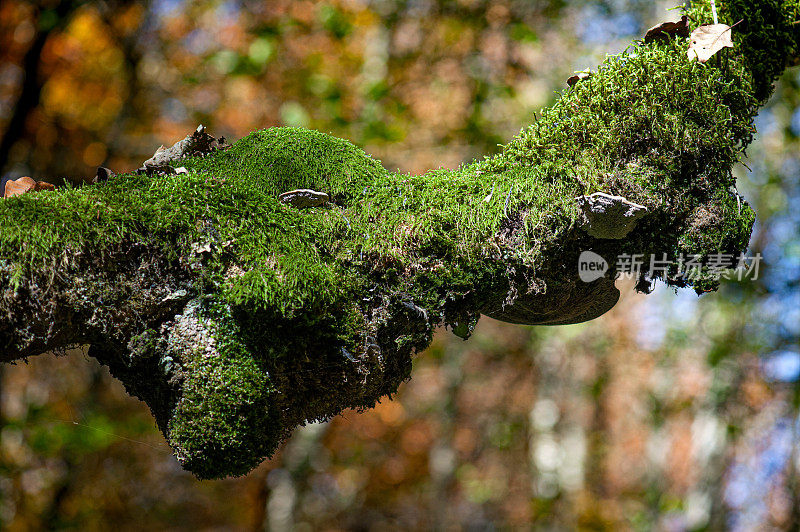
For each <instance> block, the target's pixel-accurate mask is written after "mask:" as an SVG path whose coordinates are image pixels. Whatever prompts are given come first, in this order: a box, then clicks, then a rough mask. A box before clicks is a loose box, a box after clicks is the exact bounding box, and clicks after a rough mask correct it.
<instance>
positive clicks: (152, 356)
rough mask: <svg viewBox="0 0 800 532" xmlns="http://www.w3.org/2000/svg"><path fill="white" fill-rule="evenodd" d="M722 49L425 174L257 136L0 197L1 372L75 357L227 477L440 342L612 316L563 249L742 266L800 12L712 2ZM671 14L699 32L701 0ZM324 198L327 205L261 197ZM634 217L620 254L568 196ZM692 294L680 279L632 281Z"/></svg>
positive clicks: (309, 142) (307, 136) (562, 111)
mask: <svg viewBox="0 0 800 532" xmlns="http://www.w3.org/2000/svg"><path fill="white" fill-rule="evenodd" d="M720 4H722V5H720V6H718V7H719V9H720V12H719V16H720V19H721V21H722V22H725V23H728V24H733V23H734V22H737V21H739V20H743V22H742V23H741V24H740V25H739V26H737V28H736V30H737V31H736V33H735V34H734V42H735V43H736V46H735V48H733V49H726V50H723V51H722V52H721V53H720V54H718V56H717V57H715V58H713V59H712V60H711V61H709V62H707V63H704V64H703V63H699V62H697V61H690V60H689V59H688V57H687V43H686V42H684V41H683V40H677V39H676V40H668V41H667V42H655V43H651V44H647V45H645V44H643V43H641V42H640V43H636V44H635V45H634V46H633V47H631V48H630V49H629V50H627V52H626V53H623V54H621V55H619V56H615V57H610V58H608V59H607V60H606V61H605V62H604V63H603V65H601V66H600V67H599V69H598V70H597V72H596V73H595V74H594V75H593V76H591V77H590V78H588V79H584V80H582V81H580V82H579V83H577V84H576V85H575V86H574V87H572V88H570V89H569V90H567V91H566V92H565V93H564V94H563V96H562V97H561V99H560V100H559V101H558V102H557V103H556V104H555V105H554V106H553V107H552V108H550V109H546V110H544V111H543V112H542V113H541V115H540V116H539V117H537V118H536V120H535V122H534V123H533V124H532V125H531V126H529V127H528V128H526V129H524V130H523V131H522V132H521V133H520V135H519V136H517V137H516V138H514V139H513V140H512V141H511V142H509V143H508V144H507V145H506V146H505V147H504V149H503V150H502V152H501V153H500V154H498V155H496V156H494V157H490V158H486V159H484V160H480V161H476V162H473V163H471V164H467V165H464V166H462V167H460V168H458V169H455V170H435V171H431V172H428V173H426V174H424V175H420V176H410V175H402V174H395V173H390V172H387V171H386V170H384V168H383V167H382V166H381V165H380V163H379V162H377V161H375V160H373V159H372V158H370V157H369V156H367V155H366V154H364V153H363V152H362V151H361V150H359V149H358V148H356V147H355V146H353V145H352V144H350V143H348V142H346V141H344V140H340V139H336V138H333V137H330V136H328V135H324V134H322V133H318V132H314V131H307V130H301V129H289V128H284V129H270V130H262V131H257V132H254V133H252V134H251V135H248V136H247V137H245V138H243V139H241V140H239V141H238V142H236V143H235V144H234V145H233V146H232V147H231V148H230V149H227V150H224V151H217V152H214V153H212V154H211V155H209V156H207V157H195V158H186V159H183V160H181V161H177V162H175V163H174V166H185V167H186V168H188V169H189V172H188V173H186V174H165V175H154V176H147V175H144V174H129V175H121V176H117V177H115V178H112V179H111V180H109V181H108V182H106V183H103V184H99V185H93V186H87V187H81V188H74V189H61V190H58V191H55V192H41V193H37V194H27V195H23V196H20V197H16V198H10V199H7V200H5V201H3V202H1V203H0V224H2V225H0V226H2V227H3V230H2V232H0V290H2V294H3V298H2V301H1V302H0V311H1V312H0V346H2V351H0V360H5V361H12V360H15V359H19V358H22V357H26V356H30V355H35V354H38V353H42V352H45V351H49V350H54V349H63V348H65V347H68V346H71V345H76V344H89V345H90V346H91V347H90V354H91V355H93V356H95V357H97V358H98V360H100V361H101V362H102V363H104V364H106V365H108V366H109V368H110V369H111V371H112V373H113V374H114V375H115V376H116V377H118V378H119V379H121V380H122V382H124V383H125V385H126V387H127V389H128V391H129V392H130V393H132V394H134V395H136V396H137V397H140V398H142V399H143V400H145V401H146V402H147V403H148V405H149V406H150V408H151V409H152V411H153V414H154V416H155V418H156V420H157V422H158V425H159V427H160V428H161V430H162V431H163V432H164V434H165V437H166V438H167V440H168V441H169V443H170V445H172V447H173V448H174V449H175V452H176V454H177V456H178V458H179V460H180V461H181V462H182V464H183V465H184V467H186V468H187V469H189V470H191V471H193V472H194V473H195V474H197V475H198V476H200V477H205V478H207V477H221V476H225V475H237V474H243V473H246V472H247V471H249V470H250V469H252V468H253V467H255V466H256V465H257V464H258V463H259V462H260V461H261V460H262V459H263V458H264V457H266V456H269V455H271V453H273V452H274V450H275V449H276V448H277V446H278V445H279V443H280V442H281V441H282V440H283V439H285V438H286V437H287V436H288V435H289V434H290V433H291V431H292V430H293V428H294V427H296V426H297V425H298V424H302V423H306V422H309V421H312V420H319V419H326V418H329V417H331V416H333V415H336V414H337V413H339V412H341V411H342V410H343V409H345V408H370V407H372V406H373V405H374V404H375V402H376V401H377V400H378V399H379V398H381V397H382V396H385V395H391V394H392V393H394V392H395V391H396V389H397V386H398V385H399V384H400V383H401V382H402V381H403V380H404V379H407V378H408V376H409V373H410V368H411V356H412V354H413V353H414V352H417V351H420V350H422V349H424V348H425V347H426V346H427V345H428V344H429V342H430V340H431V335H432V331H433V328H434V327H436V326H438V325H442V324H444V325H450V326H452V327H453V329H454V331H456V332H457V333H459V334H460V335H462V336H464V337H466V336H468V335H469V332H470V331H471V328H472V326H474V323H475V322H476V321H477V319H478V317H479V316H480V314H487V315H489V316H493V317H496V318H499V319H503V320H507V321H512V322H517V323H527V324H563V323H575V322H579V321H585V320H587V319H592V318H594V317H596V316H599V315H600V314H602V313H603V312H605V311H607V310H608V309H609V308H611V307H612V306H613V305H614V303H615V302H616V300H617V298H618V295H619V293H618V292H617V290H616V288H615V287H614V283H613V280H612V276H613V274H614V268H612V269H611V271H610V272H609V273H608V275H607V276H606V277H603V278H600V279H597V280H596V281H593V282H591V283H584V282H582V281H581V280H580V279H579V278H578V275H577V274H578V272H577V267H576V264H577V257H578V255H579V254H580V252H581V251H584V250H592V251H594V252H595V253H598V254H600V255H601V256H603V257H606V258H607V259H608V260H609V262H610V263H611V264H612V266H613V264H614V257H616V256H618V255H621V254H633V253H637V254H644V255H645V256H649V255H654V256H658V257H660V256H661V255H662V254H666V255H667V256H668V257H672V258H675V257H678V256H680V255H682V254H683V255H691V254H698V255H701V256H703V257H710V256H713V255H715V254H720V253H724V254H730V255H734V256H735V255H738V254H739V253H740V252H742V251H744V250H745V248H746V246H747V242H748V239H749V236H750V231H751V228H752V224H753V220H754V215H753V212H752V211H751V210H750V208H749V207H748V206H747V204H746V203H744V202H743V201H742V200H741V198H740V197H739V196H738V195H737V194H736V193H735V191H734V185H735V183H734V178H733V177H732V167H733V165H734V164H735V163H736V162H737V160H738V158H739V156H740V154H741V153H742V151H743V150H744V148H745V147H746V146H747V145H748V143H749V142H750V141H751V140H752V134H753V126H752V124H753V117H754V115H755V113H756V111H757V109H758V107H759V106H760V105H761V104H763V103H764V101H765V100H766V98H767V97H768V96H769V94H770V92H771V90H772V82H773V80H774V79H775V77H776V76H778V75H779V74H780V73H781V72H782V71H783V69H784V67H785V65H786V64H787V62H790V61H792V60H793V58H795V57H798V41H799V40H800V34H799V33H798V32H799V31H800V28H798V26H795V25H793V22H794V21H795V20H798V5H800V4H799V3H798V0H785V1H778V0H764V1H753V2H751V1H726V2H724V3H720ZM687 14H689V15H690V17H691V19H692V20H693V21H695V23H701V22H709V21H710V20H711V12H710V7H709V5H707V3H706V2H697V3H695V5H694V6H693V7H692V8H690V9H688V11H687ZM298 188H310V189H314V190H318V191H323V192H325V193H327V194H328V195H329V196H330V198H331V202H330V203H328V204H327V205H325V206H322V207H315V208H311V209H297V208H294V207H291V206H289V205H285V204H283V203H281V202H280V201H279V200H278V195H279V194H281V193H283V192H286V191H288V190H292V189H298ZM594 192H603V193H607V194H611V195H619V196H624V197H625V198H627V200H629V201H630V202H635V203H636V204H639V205H641V206H643V207H645V208H646V209H647V214H646V216H645V217H644V218H642V219H641V220H640V221H639V222H638V224H637V225H636V227H635V228H634V230H633V231H631V232H630V233H629V234H628V235H627V236H626V237H624V238H620V239H606V238H595V237H593V236H590V234H588V233H587V232H586V231H585V230H584V229H582V228H581V223H580V216H581V214H580V212H579V206H578V203H577V202H576V199H575V198H576V197H578V196H581V195H586V194H591V193H594ZM644 266H645V267H644V270H643V273H642V275H643V279H644V280H648V279H652V278H656V277H659V278H661V279H662V280H664V281H665V282H667V283H670V284H673V285H678V286H687V285H690V286H693V287H694V288H695V289H697V290H698V291H708V290H712V289H714V288H715V287H716V283H715V281H714V279H713V275H712V272H711V271H710V268H705V270H704V272H703V275H701V276H700V277H699V278H697V279H685V278H683V277H681V276H680V275H679V273H678V272H677V271H676V270H674V269H672V270H669V271H667V272H657V271H648V269H647V264H645V265H644Z"/></svg>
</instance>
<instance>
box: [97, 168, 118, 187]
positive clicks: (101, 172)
mask: <svg viewBox="0 0 800 532" xmlns="http://www.w3.org/2000/svg"><path fill="white" fill-rule="evenodd" d="M115 175H117V174H116V173H115V172H114V171H113V170H111V169H110V168H106V167H105V166H98V167H97V173H96V174H95V176H94V177H93V178H92V183H93V184H95V185H97V184H99V183H105V182H106V181H108V180H109V178H112V177H114V176H115Z"/></svg>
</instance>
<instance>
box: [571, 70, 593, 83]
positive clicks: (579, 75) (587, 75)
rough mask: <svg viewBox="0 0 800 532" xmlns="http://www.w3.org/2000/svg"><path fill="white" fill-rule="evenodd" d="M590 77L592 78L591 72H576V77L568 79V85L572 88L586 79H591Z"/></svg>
mask: <svg viewBox="0 0 800 532" xmlns="http://www.w3.org/2000/svg"><path fill="white" fill-rule="evenodd" d="M590 77H592V73H591V72H589V71H588V70H584V71H582V72H575V74H574V75H572V76H570V77H568V78H567V85H569V86H570V87H572V86H573V85H575V84H576V83H578V82H579V81H581V80H584V79H586V78H590Z"/></svg>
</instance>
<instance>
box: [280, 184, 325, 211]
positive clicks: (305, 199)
mask: <svg viewBox="0 0 800 532" xmlns="http://www.w3.org/2000/svg"><path fill="white" fill-rule="evenodd" d="M278 199H280V200H281V203H286V204H288V205H291V206H292V207H295V208H298V209H308V208H309V207H319V206H320V205H325V204H326V203H328V201H329V200H330V196H328V195H327V194H326V193H324V192H317V191H316V190H311V189H310V188H300V189H297V190H290V191H289V192H284V193H283V194H281V195H280V196H278Z"/></svg>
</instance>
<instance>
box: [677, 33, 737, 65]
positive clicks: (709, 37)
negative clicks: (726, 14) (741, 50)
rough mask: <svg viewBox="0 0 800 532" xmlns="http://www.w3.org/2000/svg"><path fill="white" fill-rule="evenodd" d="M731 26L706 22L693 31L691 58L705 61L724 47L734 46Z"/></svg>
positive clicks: (689, 53)
mask: <svg viewBox="0 0 800 532" xmlns="http://www.w3.org/2000/svg"><path fill="white" fill-rule="evenodd" d="M732 33H733V32H732V31H731V26H728V25H727V24H704V25H703V26H699V27H697V28H695V29H694V31H692V35H691V43H690V44H689V51H688V52H687V53H688V55H689V60H690V61H691V60H692V59H695V58H696V59H697V60H698V61H700V62H701V63H705V62H706V61H708V60H709V59H711V57H713V56H714V54H716V53H717V52H719V51H720V50H722V49H723V48H733V40H732V39H731V34H732Z"/></svg>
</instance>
